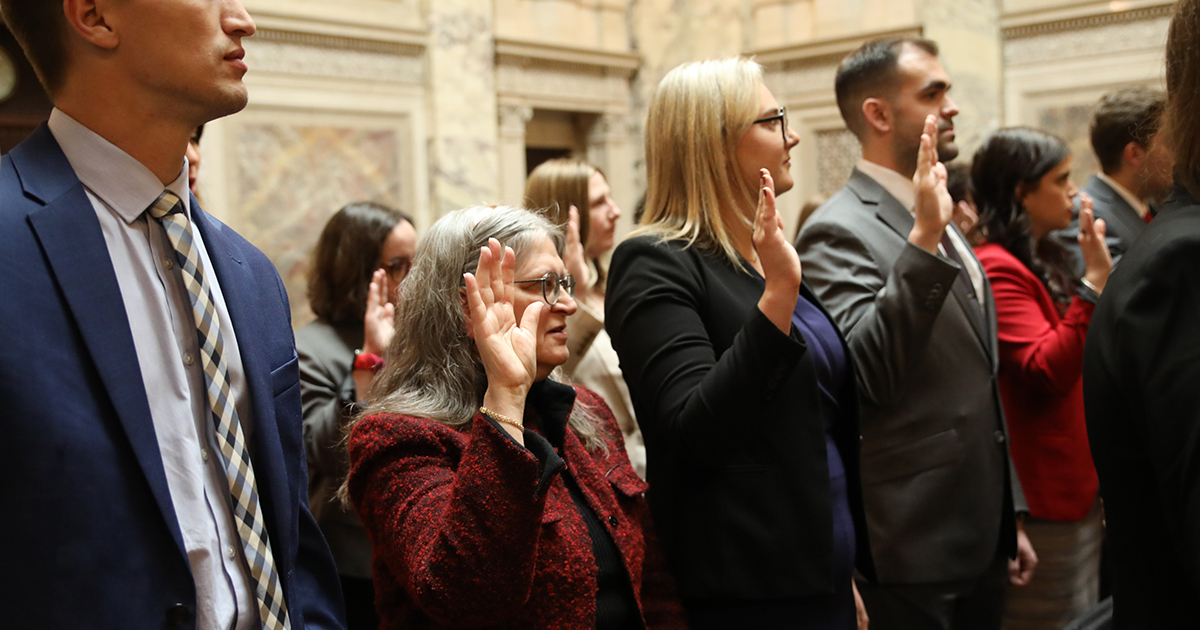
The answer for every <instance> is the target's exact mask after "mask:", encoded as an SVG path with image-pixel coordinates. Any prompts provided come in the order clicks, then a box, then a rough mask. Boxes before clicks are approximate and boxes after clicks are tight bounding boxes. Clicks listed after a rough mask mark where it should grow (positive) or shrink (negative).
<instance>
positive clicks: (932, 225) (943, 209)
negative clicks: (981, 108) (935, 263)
mask: <svg viewBox="0 0 1200 630" xmlns="http://www.w3.org/2000/svg"><path fill="white" fill-rule="evenodd" d="M936 138H937V117H935V116H934V115H933V114H930V115H929V116H927V117H926V118H925V130H924V132H923V133H922V134H921V148H920V150H919V151H918V152H917V172H916V173H915V174H913V187H914V192H915V193H916V203H915V205H914V206H913V215H914V218H915V221H914V223H913V228H912V231H911V232H909V233H908V240H909V242H910V243H912V244H913V245H916V246H917V247H920V248H922V249H924V250H925V251H927V252H929V253H931V254H936V253H937V247H938V243H939V242H940V241H941V240H942V234H943V233H944V232H945V231H946V225H947V224H949V223H950V219H951V218H952V217H953V216H954V200H953V199H951V198H950V191H949V190H947V188H946V165H944V164H942V163H941V162H939V161H938V151H937V141H936Z"/></svg>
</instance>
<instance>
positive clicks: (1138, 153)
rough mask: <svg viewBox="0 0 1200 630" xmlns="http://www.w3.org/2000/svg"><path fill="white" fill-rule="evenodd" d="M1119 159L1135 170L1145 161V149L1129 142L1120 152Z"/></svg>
mask: <svg viewBox="0 0 1200 630" xmlns="http://www.w3.org/2000/svg"><path fill="white" fill-rule="evenodd" d="M1121 157H1122V159H1124V160H1125V162H1127V163H1128V164H1129V165H1130V166H1132V167H1134V168H1137V167H1139V166H1141V165H1142V161H1143V160H1145V159H1146V147H1143V146H1142V145H1141V144H1138V143H1137V142H1136V141H1133V140H1131V141H1130V142H1129V144H1126V145H1125V149H1124V150H1122V151H1121Z"/></svg>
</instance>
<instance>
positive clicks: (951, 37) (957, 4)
mask: <svg viewBox="0 0 1200 630" xmlns="http://www.w3.org/2000/svg"><path fill="white" fill-rule="evenodd" d="M919 10H920V15H919V19H920V21H921V24H923V25H924V33H925V37H927V38H929V39H932V40H933V41H935V42H937V43H938V46H939V48H940V49H941V55H940V58H941V61H942V65H943V66H944V67H945V68H946V72H947V73H948V74H949V75H950V80H951V81H952V82H953V84H954V88H953V90H951V92H950V96H951V97H952V98H954V101H955V102H956V103H958V108H959V114H958V116H957V117H956V118H955V119H954V124H955V129H956V131H957V137H958V147H959V158H958V159H959V160H963V161H969V160H970V159H971V156H972V155H974V153H975V149H977V148H978V147H979V145H980V144H982V143H983V139H984V138H985V137H987V135H988V134H989V133H991V132H992V131H994V130H995V129H996V128H997V127H999V126H1000V125H1001V121H1002V120H1003V116H1002V114H1003V112H1002V111H1001V103H1002V102H1003V87H1004V62H1003V60H1004V49H1003V41H1002V39H1001V37H1000V7H999V4H998V3H997V2H996V1H995V0H925V2H924V4H923V5H922V6H921V7H920V9H919Z"/></svg>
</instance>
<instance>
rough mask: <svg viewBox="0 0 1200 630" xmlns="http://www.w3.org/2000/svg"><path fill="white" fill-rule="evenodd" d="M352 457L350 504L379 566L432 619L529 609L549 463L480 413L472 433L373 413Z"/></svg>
mask: <svg viewBox="0 0 1200 630" xmlns="http://www.w3.org/2000/svg"><path fill="white" fill-rule="evenodd" d="M526 435H529V434H528V433H527V434H526ZM552 453H553V452H552V451H551V456H553V455H552ZM350 458H351V462H352V467H351V472H350V477H349V490H350V498H351V500H352V501H353V502H354V505H355V507H356V508H357V510H358V514H359V516H360V517H361V518H362V522H363V525H364V526H365V527H366V530H367V533H368V534H369V535H370V538H371V541H372V544H373V545H374V554H375V556H376V562H378V560H379V559H380V558H382V560H383V561H384V562H385V563H386V565H387V568H388V570H389V571H390V572H391V573H392V574H393V575H394V576H395V579H396V580H398V581H399V582H400V584H401V585H402V586H403V588H404V589H405V590H406V591H407V592H408V594H409V596H410V597H411V598H412V600H413V601H414V602H415V603H416V604H417V605H418V606H419V607H420V608H421V609H422V610H423V611H424V612H425V613H426V614H427V615H429V616H430V617H432V618H433V619H435V620H437V621H438V622H439V623H441V624H445V625H448V626H474V625H495V624H497V623H499V622H502V621H503V620H505V619H506V618H508V617H511V616H512V615H514V614H515V613H517V611H519V610H520V609H521V607H522V606H523V605H524V604H525V602H526V600H527V599H528V597H529V593H530V586H531V583H532V580H533V573H534V566H535V559H536V554H537V545H538V535H539V533H540V531H541V527H540V524H541V516H542V511H543V509H544V507H545V502H546V498H545V493H544V492H536V490H537V488H538V482H539V480H540V479H541V477H542V473H543V467H544V463H543V461H541V460H539V459H538V457H536V456H535V455H534V454H533V453H531V452H530V451H529V450H526V449H525V448H522V447H521V446H520V445H519V444H517V443H516V442H515V441H514V440H512V439H511V438H509V437H508V436H507V435H506V434H504V433H503V432H502V431H501V430H500V429H498V428H496V426H495V425H494V424H493V423H491V422H489V421H488V420H486V419H484V418H483V417H482V416H480V415H478V414H477V415H476V417H475V418H474V420H473V426H472V428H471V431H470V432H469V433H466V434H464V433H460V432H458V431H455V430H454V429H452V428H450V427H447V426H444V425H441V424H438V423H436V422H433V421H430V420H425V419H420V418H410V417H405V416H396V415H375V416H369V417H367V418H365V419H363V420H362V421H361V422H360V423H359V424H358V425H357V426H356V427H355V428H354V431H353V433H352V434H351V436H350ZM554 459H557V457H554ZM561 463H562V462H561V460H558V465H559V466H561Z"/></svg>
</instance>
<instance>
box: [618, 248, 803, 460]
mask: <svg viewBox="0 0 1200 630" xmlns="http://www.w3.org/2000/svg"><path fill="white" fill-rule="evenodd" d="M700 256H701V254H698V253H696V252H694V251H684V250H682V249H680V248H678V246H676V245H673V244H665V243H656V242H654V241H653V240H652V239H650V238H638V239H633V240H629V241H626V242H624V243H622V244H621V246H620V247H618V248H617V251H616V253H615V254H614V256H613V264H612V270H611V272H610V274H609V287H608V297H607V299H606V301H605V307H606V316H605V319H606V324H607V326H608V332H609V336H610V337H611V338H612V342H613V348H614V349H615V350H616V351H617V355H618V356H619V357H620V360H621V370H622V372H624V374H625V382H626V384H628V385H629V389H630V393H631V395H632V397H633V399H634V401H635V406H636V408H637V411H638V423H639V424H640V425H641V426H642V431H643V435H645V436H646V440H647V442H648V443H649V442H651V441H652V440H657V441H658V443H659V444H662V445H663V446H664V447H665V448H667V449H671V450H672V451H674V452H676V453H678V455H679V461H690V462H692V463H693V464H695V465H698V466H711V467H717V466H720V465H722V464H723V463H724V462H725V461H726V459H727V458H729V457H730V456H732V454H734V453H736V449H732V448H730V447H729V440H730V435H731V431H730V422H731V420H734V419H737V420H738V421H739V422H740V423H741V426H739V427H738V430H737V431H734V433H735V434H736V433H743V434H745V433H753V432H755V430H756V427H755V423H765V422H772V421H783V420H784V418H781V417H778V416H779V415H780V414H777V413H770V412H769V409H770V408H771V404H772V400H773V398H774V397H775V394H776V393H777V392H778V390H779V387H780V385H781V384H782V383H783V382H784V381H785V377H786V376H787V375H788V374H789V373H790V372H791V370H792V369H794V368H795V366H796V363H797V362H799V360H800V357H801V356H803V354H804V352H805V351H806V350H807V349H806V347H805V345H804V343H803V341H802V338H801V337H800V335H799V333H797V332H796V331H795V329H794V328H793V329H792V332H791V334H790V335H784V334H783V333H782V332H780V331H779V329H778V328H776V327H775V325H774V324H772V323H771V321H770V320H769V319H767V317H766V316H765V315H763V314H762V311H760V310H758V308H757V307H754V308H752V309H751V310H750V313H751V315H750V317H749V318H748V319H747V320H746V321H744V322H740V323H737V324H734V325H737V326H740V330H739V332H738V333H737V335H736V337H735V338H734V340H733V343H732V345H731V346H730V347H729V348H728V349H727V350H726V351H725V352H724V353H723V354H721V356H719V357H718V356H717V353H716V350H715V349H714V347H713V342H712V340H711V339H710V336H709V331H708V330H707V329H706V326H705V321H704V319H703V317H702V315H701V313H700V308H701V304H702V303H704V301H705V296H704V295H703V289H702V287H701V283H700V279H699V277H698V269H697V265H700V264H707V262H697V260H698V259H699V258H700ZM711 264H714V265H716V264H720V263H718V262H716V261H712V262H711ZM643 411H644V413H643ZM652 436H653V437H652Z"/></svg>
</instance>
